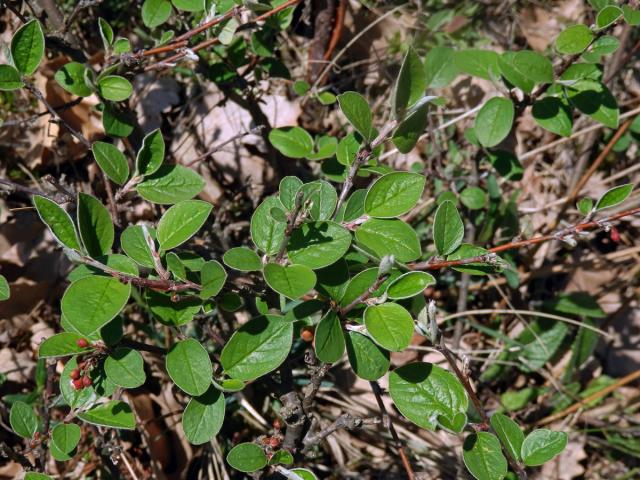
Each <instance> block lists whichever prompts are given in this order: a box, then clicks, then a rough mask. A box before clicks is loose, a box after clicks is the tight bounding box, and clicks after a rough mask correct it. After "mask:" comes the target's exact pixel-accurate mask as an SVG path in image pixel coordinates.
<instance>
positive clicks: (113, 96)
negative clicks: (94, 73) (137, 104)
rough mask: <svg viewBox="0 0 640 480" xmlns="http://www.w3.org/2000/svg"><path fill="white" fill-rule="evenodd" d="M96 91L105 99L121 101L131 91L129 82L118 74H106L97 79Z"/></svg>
mask: <svg viewBox="0 0 640 480" xmlns="http://www.w3.org/2000/svg"><path fill="white" fill-rule="evenodd" d="M98 93H99V94H100V96H101V97H102V98H104V99H106V100H111V101H113V102H121V101H123V100H126V99H127V98H129V97H130V96H131V94H132V93H133V86H132V85H131V82H129V80H127V79H126V78H124V77H121V76H119V75H107V76H106V77H102V78H101V79H100V80H99V81H98Z"/></svg>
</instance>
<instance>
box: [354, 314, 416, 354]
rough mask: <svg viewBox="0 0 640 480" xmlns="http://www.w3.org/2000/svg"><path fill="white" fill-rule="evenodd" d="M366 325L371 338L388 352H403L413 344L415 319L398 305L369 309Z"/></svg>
mask: <svg viewBox="0 0 640 480" xmlns="http://www.w3.org/2000/svg"><path fill="white" fill-rule="evenodd" d="M364 324H365V326H366V327H367V332H368V333H369V335H371V338H372V339H373V340H374V341H375V342H376V343H377V344H378V345H380V346H381V347H383V348H386V349H387V350H390V351H392V352H401V351H403V350H404V349H405V348H407V347H408V346H409V344H410V343H411V337H413V319H412V318H411V314H410V313H409V312H407V311H406V310H405V308H404V307H402V306H400V305H398V304H397V303H383V304H382V305H371V306H369V307H367V309H366V310H365V311H364Z"/></svg>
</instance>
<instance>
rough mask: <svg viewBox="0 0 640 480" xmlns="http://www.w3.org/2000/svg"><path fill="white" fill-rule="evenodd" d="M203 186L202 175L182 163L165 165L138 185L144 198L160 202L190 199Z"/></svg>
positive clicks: (138, 189) (167, 202)
mask: <svg viewBox="0 0 640 480" xmlns="http://www.w3.org/2000/svg"><path fill="white" fill-rule="evenodd" d="M203 188H204V180H203V179H202V177H201V176H200V175H198V174H197V173H196V172H194V171H193V170H191V169H190V168H186V167H183V166H182V165H163V166H162V167H160V168H159V169H158V170H157V171H156V172H155V173H153V174H152V175H149V176H147V177H145V178H144V180H143V181H142V182H140V183H139V184H138V185H137V186H136V190H137V192H138V193H139V194H140V196H141V197H142V198H144V199H145V200H148V201H150V202H152V203H160V204H172V203H178V202H181V201H183V200H189V199H191V198H193V197H195V196H196V195H197V194H198V193H200V192H201V191H202V189H203Z"/></svg>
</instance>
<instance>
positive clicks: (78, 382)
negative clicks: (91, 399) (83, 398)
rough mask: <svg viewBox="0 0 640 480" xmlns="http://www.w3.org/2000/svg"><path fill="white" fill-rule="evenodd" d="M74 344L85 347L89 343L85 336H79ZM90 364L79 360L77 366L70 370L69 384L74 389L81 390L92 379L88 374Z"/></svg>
mask: <svg viewBox="0 0 640 480" xmlns="http://www.w3.org/2000/svg"><path fill="white" fill-rule="evenodd" d="M76 345H78V346H79V347H80V348H87V347H89V346H90V345H91V344H90V343H89V341H88V340H87V339H85V338H80V339H78V340H77V341H76ZM89 369H90V364H89V362H80V363H78V367H77V368H74V369H73V370H71V373H70V374H69V377H71V384H72V385H73V388H74V389H76V390H82V389H83V388H86V387H89V386H90V385H91V384H92V383H93V381H92V380H91V377H90V376H89Z"/></svg>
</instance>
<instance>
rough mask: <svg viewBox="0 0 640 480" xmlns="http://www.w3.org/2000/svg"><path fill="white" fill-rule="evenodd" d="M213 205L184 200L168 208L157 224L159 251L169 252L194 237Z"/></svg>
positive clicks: (200, 201)
mask: <svg viewBox="0 0 640 480" xmlns="http://www.w3.org/2000/svg"><path fill="white" fill-rule="evenodd" d="M212 209H213V205H211V204H210V203H209V202H204V201H202V200H184V201H182V202H179V203H176V204H175V205H174V206H172V207H171V208H169V209H168V210H167V211H166V212H165V213H164V215H162V218H161V219H160V222H158V243H159V244H160V249H161V250H165V251H167V250H171V249H172V248H175V247H177V246H179V245H182V244H183V243H184V242H186V241H187V240H189V239H190V238H191V237H192V236H193V235H195V234H196V233H197V232H198V230H200V228H201V227H202V225H204V222H205V221H206V220H207V217H208V216H209V214H210V213H211V210H212Z"/></svg>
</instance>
